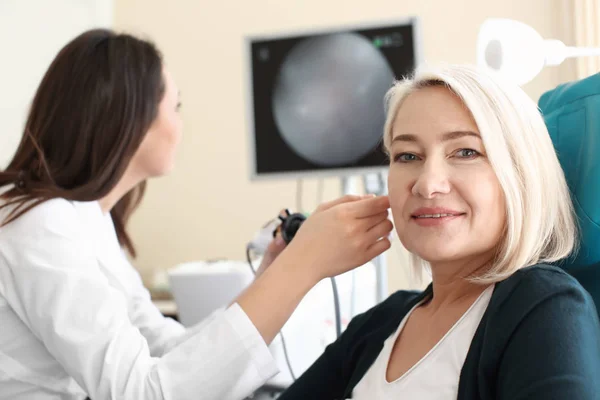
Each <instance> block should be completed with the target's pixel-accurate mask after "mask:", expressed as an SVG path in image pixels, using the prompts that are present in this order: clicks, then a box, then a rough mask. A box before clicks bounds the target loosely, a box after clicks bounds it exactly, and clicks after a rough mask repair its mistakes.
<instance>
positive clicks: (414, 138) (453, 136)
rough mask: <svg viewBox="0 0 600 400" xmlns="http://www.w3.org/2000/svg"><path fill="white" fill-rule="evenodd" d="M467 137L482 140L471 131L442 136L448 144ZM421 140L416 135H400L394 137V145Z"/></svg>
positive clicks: (443, 140) (449, 133)
mask: <svg viewBox="0 0 600 400" xmlns="http://www.w3.org/2000/svg"><path fill="white" fill-rule="evenodd" d="M465 136H473V137H476V138H478V139H481V136H479V134H478V133H475V132H471V131H452V132H446V133H444V134H443V135H442V140H441V141H442V142H447V141H449V140H455V139H460V138H462V137H465ZM418 141H419V139H418V138H417V136H416V135H413V134H410V133H407V134H403V135H398V136H394V138H393V139H392V143H394V142H418Z"/></svg>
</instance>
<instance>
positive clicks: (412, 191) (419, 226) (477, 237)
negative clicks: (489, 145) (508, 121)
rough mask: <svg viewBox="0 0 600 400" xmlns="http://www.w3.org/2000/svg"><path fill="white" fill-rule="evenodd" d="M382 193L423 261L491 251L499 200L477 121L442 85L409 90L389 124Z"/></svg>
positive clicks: (499, 229)
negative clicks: (386, 194) (387, 161)
mask: <svg viewBox="0 0 600 400" xmlns="http://www.w3.org/2000/svg"><path fill="white" fill-rule="evenodd" d="M389 151H390V159H391V164H390V170H389V176H388V187H389V197H390V203H391V209H392V213H393V216H394V223H395V226H396V231H397V233H398V236H399V238H400V240H401V241H402V244H403V245H404V246H405V247H406V248H407V250H409V251H410V252H412V253H414V254H416V255H417V256H419V257H421V258H422V259H424V260H425V261H428V262H429V263H431V264H432V266H433V264H435V263H445V262H454V261H465V262H468V261H469V259H471V258H474V257H477V258H480V257H485V258H486V259H491V258H492V257H493V255H494V253H495V251H496V250H497V248H498V246H499V244H500V241H501V238H502V233H503V230H504V225H505V202H504V195H503V192H502V189H501V186H500V184H499V182H498V179H497V177H496V174H495V173H494V170H493V169H492V166H491V165H490V163H489V162H488V159H487V157H486V151H485V148H484V145H483V142H482V140H481V137H480V134H479V130H478V128H477V124H476V123H475V121H474V120H473V118H472V116H471V113H470V112H469V110H468V109H467V108H466V107H465V106H464V104H463V103H462V101H461V100H460V99H459V98H458V97H457V96H456V95H455V94H454V93H452V92H451V91H450V90H449V89H447V88H445V87H444V86H431V87H425V88H421V89H418V90H416V91H415V92H413V93H411V94H409V95H408V96H407V97H406V98H405V99H404V100H403V102H402V104H401V106H400V107H399V109H398V112H397V114H396V116H395V119H394V123H393V125H392V128H391V145H390V147H389Z"/></svg>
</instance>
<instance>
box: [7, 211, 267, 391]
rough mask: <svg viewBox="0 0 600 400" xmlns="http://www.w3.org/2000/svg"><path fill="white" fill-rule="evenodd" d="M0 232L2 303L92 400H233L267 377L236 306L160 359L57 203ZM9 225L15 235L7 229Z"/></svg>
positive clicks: (263, 353) (258, 341)
mask: <svg viewBox="0 0 600 400" xmlns="http://www.w3.org/2000/svg"><path fill="white" fill-rule="evenodd" d="M39 207H40V208H41V210H45V212H41V210H40V209H38V210H36V211H34V210H32V211H30V212H28V214H30V215H25V216H23V217H21V218H23V220H17V221H16V222H15V223H14V224H13V225H12V226H11V225H8V226H7V227H4V228H3V233H6V235H4V237H3V240H2V242H1V243H0V281H1V282H2V290H3V294H4V296H5V297H6V300H7V301H8V303H9V304H10V306H11V307H12V308H13V310H14V311H15V312H16V313H17V314H18V315H19V317H20V318H21V320H22V321H23V322H24V323H25V324H26V325H27V326H28V327H29V329H30V330H31V331H32V333H33V334H35V336H36V337H37V338H39V340H40V341H41V342H42V343H43V344H44V346H45V347H46V349H47V350H48V351H49V353H50V354H51V355H52V356H53V357H54V358H55V359H56V360H57V361H58V362H59V363H60V364H61V365H62V366H63V368H64V369H65V370H66V371H67V373H68V374H69V375H70V376H72V377H73V378H74V379H75V380H76V381H77V383H78V384H79V385H80V386H81V387H82V388H83V389H84V390H85V391H86V392H87V393H88V395H89V396H90V397H91V398H93V399H108V398H127V399H147V400H154V399H156V400H159V399H160V400H162V399H170V400H183V399H190V400H191V399H195V400H197V399H203V400H207V399H211V400H212V399H214V400H216V399H241V398H243V397H245V396H247V395H248V394H250V393H251V392H252V391H253V390H255V389H256V388H257V387H259V386H260V385H261V384H263V383H264V382H265V381H266V380H267V379H269V378H270V377H271V376H273V375H274V374H275V372H276V367H275V363H274V360H273V359H272V356H271V354H270V352H269V351H268V348H267V347H266V345H265V343H264V341H263V339H262V338H261V336H260V334H259V333H258V331H257V330H256V328H255V327H254V325H253V324H252V322H251V321H250V320H249V319H248V317H247V316H246V314H245V313H244V312H243V311H242V310H241V309H240V307H239V306H238V305H235V304H234V305H232V306H231V307H229V308H228V309H227V310H225V311H223V312H221V313H218V314H215V315H214V316H212V317H211V318H210V319H209V320H207V321H205V323H204V324H203V326H202V328H201V329H200V330H199V331H198V332H196V334H195V335H193V336H191V337H189V338H188V339H187V340H186V341H185V342H182V343H181V344H179V345H177V346H175V347H174V348H172V349H171V351H169V352H168V353H167V354H165V355H164V356H163V357H161V358H155V357H151V355H150V351H149V348H148V342H147V341H146V339H145V338H144V337H143V336H142V335H141V334H140V331H139V330H138V329H137V327H135V326H134V325H133V324H132V323H131V321H130V319H129V316H128V315H127V309H128V306H129V305H128V302H127V299H126V298H125V296H124V295H123V294H122V293H121V292H120V291H117V290H116V289H114V288H113V287H112V286H111V285H110V284H109V283H108V282H107V280H106V277H105V276H104V275H103V273H102V272H101V271H100V269H99V267H98V265H97V259H96V255H95V254H96V253H95V251H96V249H94V248H93V247H94V246H95V244H94V243H93V242H92V241H90V240H86V239H85V238H86V237H88V236H89V235H86V233H89V232H86V231H87V230H88V229H93V227H86V228H84V227H83V226H82V224H80V223H79V221H78V218H77V214H76V213H75V211H74V210H73V209H72V206H71V205H70V204H69V203H67V202H64V201H63V202H62V203H59V204H58V205H57V203H56V202H52V203H51V204H50V203H49V204H45V205H42V206H39ZM16 228H18V229H16Z"/></svg>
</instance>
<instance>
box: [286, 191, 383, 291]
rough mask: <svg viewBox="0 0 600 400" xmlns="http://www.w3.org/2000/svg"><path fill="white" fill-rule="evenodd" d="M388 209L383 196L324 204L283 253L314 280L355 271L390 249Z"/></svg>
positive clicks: (350, 197)
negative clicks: (298, 264)
mask: <svg viewBox="0 0 600 400" xmlns="http://www.w3.org/2000/svg"><path fill="white" fill-rule="evenodd" d="M389 207H390V203H389V198H388V197H387V196H379V197H375V196H344V197H342V198H340V199H337V200H334V201H331V202H328V203H324V204H322V205H321V206H319V207H318V208H317V210H316V211H315V212H314V213H313V214H312V215H311V216H310V217H309V218H308V219H307V220H306V221H305V222H304V223H303V224H302V226H301V227H300V229H299V230H298V232H297V233H296V236H295V237H294V239H293V240H292V241H291V242H290V244H289V245H288V246H287V247H288V248H287V249H286V251H285V252H286V253H288V252H289V253H292V254H294V256H295V257H297V259H298V261H301V262H300V264H303V268H306V271H307V273H314V274H315V275H314V278H315V279H316V280H320V279H323V278H327V277H331V276H336V275H339V274H341V273H344V272H347V271H349V270H351V269H354V268H356V267H359V266H361V265H363V264H365V263H366V262H368V261H370V260H372V259H373V258H375V257H377V256H378V255H380V254H381V253H383V252H384V251H386V250H388V249H389V248H390V246H391V244H390V240H389V239H388V235H389V233H390V232H391V231H392V229H393V225H392V222H391V221H390V220H389V218H388V209H389Z"/></svg>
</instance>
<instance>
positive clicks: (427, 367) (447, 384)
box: [352, 285, 494, 400]
mask: <svg viewBox="0 0 600 400" xmlns="http://www.w3.org/2000/svg"><path fill="white" fill-rule="evenodd" d="M493 291H494V285H491V286H490V287H488V288H486V289H485V290H484V291H483V293H481V295H480V296H479V297H478V298H477V300H476V301H475V302H474V303H473V304H472V305H471V307H469V309H468V310H467V311H466V312H465V313H464V314H463V316H462V317H461V318H460V319H459V320H458V321H457V322H456V323H455V324H454V325H453V326H452V328H450V330H449V331H448V332H447V333H446V335H444V337H443V338H442V339H441V340H440V341H439V342H438V343H437V344H436V345H435V346H434V347H433V348H432V349H431V350H430V351H429V352H428V353H427V354H426V355H425V356H424V357H423V358H422V359H421V360H419V361H418V362H417V363H416V364H415V365H414V366H413V367H412V368H410V369H409V370H408V371H406V373H404V375H402V376H401V377H400V378H398V379H396V380H395V381H393V382H388V381H387V379H386V371H387V366H388V362H389V359H390V356H391V354H392V349H393V347H394V344H395V343H396V339H397V338H398V335H399V334H400V332H401V331H402V329H403V328H404V324H405V323H406V321H407V319H408V317H409V315H410V314H411V313H412V311H413V310H414V309H415V308H416V307H417V306H418V305H419V304H417V305H416V306H415V307H413V308H412V309H411V310H410V311H409V312H408V314H406V316H405V317H404V319H403V320H402V322H401V323H400V326H399V327H398V329H397V330H396V332H395V333H394V334H393V335H392V336H390V337H389V338H388V339H387V340H386V341H385V343H384V346H383V349H382V350H381V353H379V356H378V357H377V360H375V362H374V363H373V365H372V366H371V368H369V370H368V371H367V373H366V374H365V376H363V378H362V379H361V381H360V382H358V384H357V385H356V387H355V388H354V391H353V397H352V398H353V400H387V399H394V400H397V399H419V400H450V399H456V397H457V394H458V381H459V378H460V371H461V369H462V366H463V364H464V362H465V358H466V357H467V352H468V351H469V347H470V346H471V341H472V340H473V336H474V335H475V331H476V330H477V327H478V326H479V323H480V322H481V318H482V317H483V314H484V313H485V310H486V309H487V306H488V304H489V302H490V298H491V297H492V293H493Z"/></svg>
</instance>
